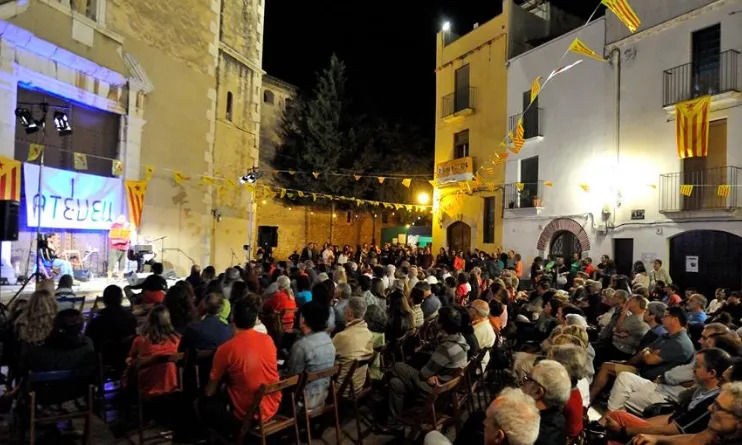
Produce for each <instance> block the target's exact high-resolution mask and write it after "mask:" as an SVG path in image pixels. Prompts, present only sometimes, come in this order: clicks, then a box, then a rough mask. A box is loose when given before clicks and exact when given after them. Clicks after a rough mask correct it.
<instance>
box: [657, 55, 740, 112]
mask: <svg viewBox="0 0 742 445" xmlns="http://www.w3.org/2000/svg"><path fill="white" fill-rule="evenodd" d="M738 56H739V52H738V51H735V50H733V49H730V50H729V51H724V52H723V53H720V54H719V55H718V57H713V58H711V59H710V60H707V61H704V62H702V63H694V62H691V63H686V64H685V65H680V66H676V67H675V68H670V69H669V70H665V71H664V72H663V73H662V84H663V94H662V106H663V107H668V106H670V105H674V104H676V103H678V102H683V101H686V100H690V99H694V98H696V97H700V96H704V95H707V94H710V95H712V96H713V95H716V94H722V93H726V92H729V91H739V84H738V79H737V78H738V75H737V59H738Z"/></svg>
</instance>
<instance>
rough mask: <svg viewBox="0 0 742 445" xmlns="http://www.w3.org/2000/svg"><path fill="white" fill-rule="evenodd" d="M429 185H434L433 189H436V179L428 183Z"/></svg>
mask: <svg viewBox="0 0 742 445" xmlns="http://www.w3.org/2000/svg"><path fill="white" fill-rule="evenodd" d="M428 184H430V185H432V186H433V188H435V179H431V180H430V181H428Z"/></svg>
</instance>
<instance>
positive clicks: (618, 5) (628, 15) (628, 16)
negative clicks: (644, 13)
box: [602, 0, 641, 32]
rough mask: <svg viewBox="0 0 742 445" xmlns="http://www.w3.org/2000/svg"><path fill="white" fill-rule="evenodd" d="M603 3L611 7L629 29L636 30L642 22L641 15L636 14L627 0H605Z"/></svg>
mask: <svg viewBox="0 0 742 445" xmlns="http://www.w3.org/2000/svg"><path fill="white" fill-rule="evenodd" d="M602 3H603V4H604V5H605V6H606V7H607V8H608V9H610V11H611V12H612V13H614V14H616V17H618V19H619V20H621V23H623V24H624V25H626V27H627V28H629V31H631V32H636V29H637V28H638V27H639V25H640V24H641V20H639V16H637V15H636V13H635V12H634V10H633V9H631V5H629V2H627V1H626V0H603V1H602Z"/></svg>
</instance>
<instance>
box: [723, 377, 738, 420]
mask: <svg viewBox="0 0 742 445" xmlns="http://www.w3.org/2000/svg"><path fill="white" fill-rule="evenodd" d="M721 391H722V392H727V393H729V395H730V396H732V399H734V403H732V406H731V408H730V409H731V410H732V412H733V413H734V415H735V416H736V417H738V418H742V382H732V383H727V384H725V385H724V386H722V387H721Z"/></svg>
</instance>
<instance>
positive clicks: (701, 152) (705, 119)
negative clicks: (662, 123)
mask: <svg viewBox="0 0 742 445" xmlns="http://www.w3.org/2000/svg"><path fill="white" fill-rule="evenodd" d="M710 108H711V96H702V97H699V98H698V99H692V100H688V101H685V102H680V103H678V104H676V105H675V113H676V117H677V119H676V121H675V133H676V137H677V144H678V157H679V158H680V159H685V158H693V157H703V156H706V155H707V154H708V145H709V125H710V122H709V116H710V113H709V109H710Z"/></svg>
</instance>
